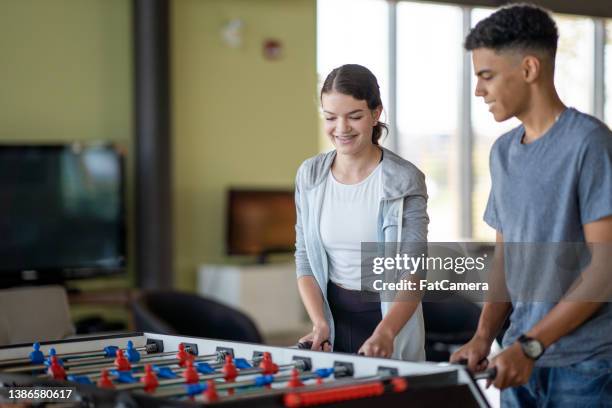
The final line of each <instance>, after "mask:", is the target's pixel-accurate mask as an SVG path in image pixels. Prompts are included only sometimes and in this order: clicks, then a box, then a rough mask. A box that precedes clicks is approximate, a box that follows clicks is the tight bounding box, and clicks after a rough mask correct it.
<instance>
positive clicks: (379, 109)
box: [372, 106, 383, 126]
mask: <svg viewBox="0 0 612 408" xmlns="http://www.w3.org/2000/svg"><path fill="white" fill-rule="evenodd" d="M382 109H383V108H382V106H379V107H377V108H376V109H374V110H373V111H372V119H374V125H376V124H377V123H378V119H380V115H381V114H382ZM374 125H373V126H374Z"/></svg>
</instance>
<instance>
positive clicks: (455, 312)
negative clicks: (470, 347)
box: [423, 295, 480, 361]
mask: <svg viewBox="0 0 612 408" xmlns="http://www.w3.org/2000/svg"><path fill="white" fill-rule="evenodd" d="M447 296H448V295H447ZM429 300H430V301H428V299H427V296H426V297H425V299H424V300H423V319H424V320H425V354H426V356H427V360H428V361H448V359H449V358H450V355H451V352H452V351H453V349H454V348H456V347H458V346H461V345H463V344H465V343H466V342H468V341H469V340H470V339H471V338H472V336H473V335H474V333H475V332H476V329H477V327H478V319H479V318H480V307H478V305H476V304H475V303H473V302H471V301H469V300H467V299H465V298H463V297H461V296H459V295H450V296H448V297H446V298H445V299H443V300H439V299H438V300H435V301H432V300H434V299H429Z"/></svg>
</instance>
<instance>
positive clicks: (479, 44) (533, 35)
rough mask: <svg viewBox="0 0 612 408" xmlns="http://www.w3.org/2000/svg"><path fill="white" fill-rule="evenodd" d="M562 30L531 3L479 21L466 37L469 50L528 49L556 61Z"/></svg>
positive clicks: (506, 9) (515, 6) (466, 47)
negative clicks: (542, 52) (559, 30)
mask: <svg viewBox="0 0 612 408" xmlns="http://www.w3.org/2000/svg"><path fill="white" fill-rule="evenodd" d="M558 39H559V32H558V31H557V25H556V24H555V21H554V20H553V19H552V17H551V16H550V14H549V13H548V12H547V11H546V10H544V9H542V8H540V7H537V6H535V5H532V4H516V5H511V6H507V7H503V8H501V9H499V10H497V11H496V12H495V13H493V14H491V15H490V16H489V17H487V18H485V19H484V20H482V21H480V22H479V23H478V24H476V26H475V27H474V28H473V29H472V30H471V31H470V33H469V34H468V36H467V37H466V39H465V44H464V47H465V49H466V50H468V51H472V50H475V49H477V48H489V49H492V50H495V51H504V50H511V49H519V50H520V49H525V50H526V49H529V50H540V51H545V52H546V53H547V54H549V55H550V56H551V57H552V59H553V60H554V58H555V54H556V53H557V41H558Z"/></svg>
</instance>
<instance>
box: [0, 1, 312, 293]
mask: <svg viewBox="0 0 612 408" xmlns="http://www.w3.org/2000/svg"><path fill="white" fill-rule="evenodd" d="M315 4H316V1H315V0H289V1H288V0H172V6H171V17H170V18H171V24H172V32H171V35H172V51H171V52H172V53H171V68H172V87H173V89H172V108H173V112H172V121H173V138H174V139H173V147H172V149H173V151H172V155H173V160H174V169H173V171H174V175H173V178H174V193H173V205H174V220H175V228H174V242H175V248H174V250H175V272H176V278H175V283H176V284H177V286H178V287H180V288H182V289H190V290H193V289H194V285H195V272H196V268H197V266H198V265H199V264H201V263H205V262H225V261H228V260H227V259H226V258H225V257H224V205H225V192H226V189H227V188H228V187H229V186H230V185H240V186H291V185H292V183H293V178H294V174H295V170H296V169H297V167H298V166H299V164H300V162H301V161H302V160H303V159H305V158H306V157H308V156H311V155H313V154H315V153H316V152H317V133H318V130H317V101H316V100H317V97H316V86H317V84H316V80H317V79H316V64H315V35H316V30H315V24H316V13H315ZM131 8H132V6H131V1H130V0H2V2H0V55H2V62H1V63H0V143H6V142H11V143H14V142H17V143H18V142H40V141H44V142H58V141H73V140H110V141H113V142H117V143H119V144H121V145H122V146H124V147H125V148H126V150H127V152H128V154H127V157H128V163H127V168H128V170H129V174H128V190H129V192H130V193H129V196H128V217H129V221H130V231H131V232H133V228H132V226H133V214H134V211H136V210H135V209H134V208H133V206H132V203H133V194H132V191H133V186H134V182H133V172H132V168H133V160H132V155H131V151H132V145H133V124H132V111H133V110H132V97H133V95H132V35H131V30H132V29H131V23H132V16H131ZM233 18H240V19H242V20H243V22H244V30H243V34H244V37H243V46H242V47H241V48H239V49H233V48H230V47H228V46H226V45H224V43H223V42H222V41H221V34H220V30H221V28H222V26H223V25H224V24H225V23H226V22H227V21H228V20H230V19H233ZM266 38H275V39H278V40H280V41H281V42H282V43H283V45H284V50H283V51H284V55H283V58H282V59H280V60H278V61H267V60H265V59H264V58H263V57H262V52H261V44H262V41H263V40H264V39H266ZM133 247H134V245H133V240H132V239H130V254H133V250H132V248H133Z"/></svg>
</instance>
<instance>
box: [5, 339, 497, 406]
mask: <svg viewBox="0 0 612 408" xmlns="http://www.w3.org/2000/svg"><path fill="white" fill-rule="evenodd" d="M3 403H18V404H24V405H26V406H27V405H28V404H40V405H39V406H45V405H48V406H67V407H69V406H78V407H80V406H82V407H98V406H99V407H107V406H108V407H140V406H142V407H189V406H194V404H195V405H200V406H201V405H211V406H215V407H216V406H218V407H227V408H233V407H287V408H297V407H310V406H324V407H371V406H372V405H374V404H378V405H379V406H385V407H400V406H401V407H413V406H414V407H440V406H447V405H451V404H452V405H453V406H457V407H488V406H489V405H488V403H487V400H486V398H485V397H484V395H483V394H482V392H481V390H480V388H479V387H478V385H477V384H476V380H475V379H474V377H472V375H470V373H469V372H468V371H467V370H466V369H465V368H464V367H463V366H459V365H440V364H434V363H413V362H406V361H399V360H390V359H382V358H373V357H363V356H357V355H351V354H345V353H326V352H319V351H311V350H305V349H300V348H284V347H273V346H265V345H261V344H252V343H241V342H233V341H221V340H212V339H201V338H192V337H182V336H169V335H160V334H153V333H133V334H125V335H113V336H100V337H87V338H79V339H74V340H72V339H71V340H63V341H55V342H40V343H34V344H21V345H11V346H4V347H0V406H2V404H3Z"/></svg>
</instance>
